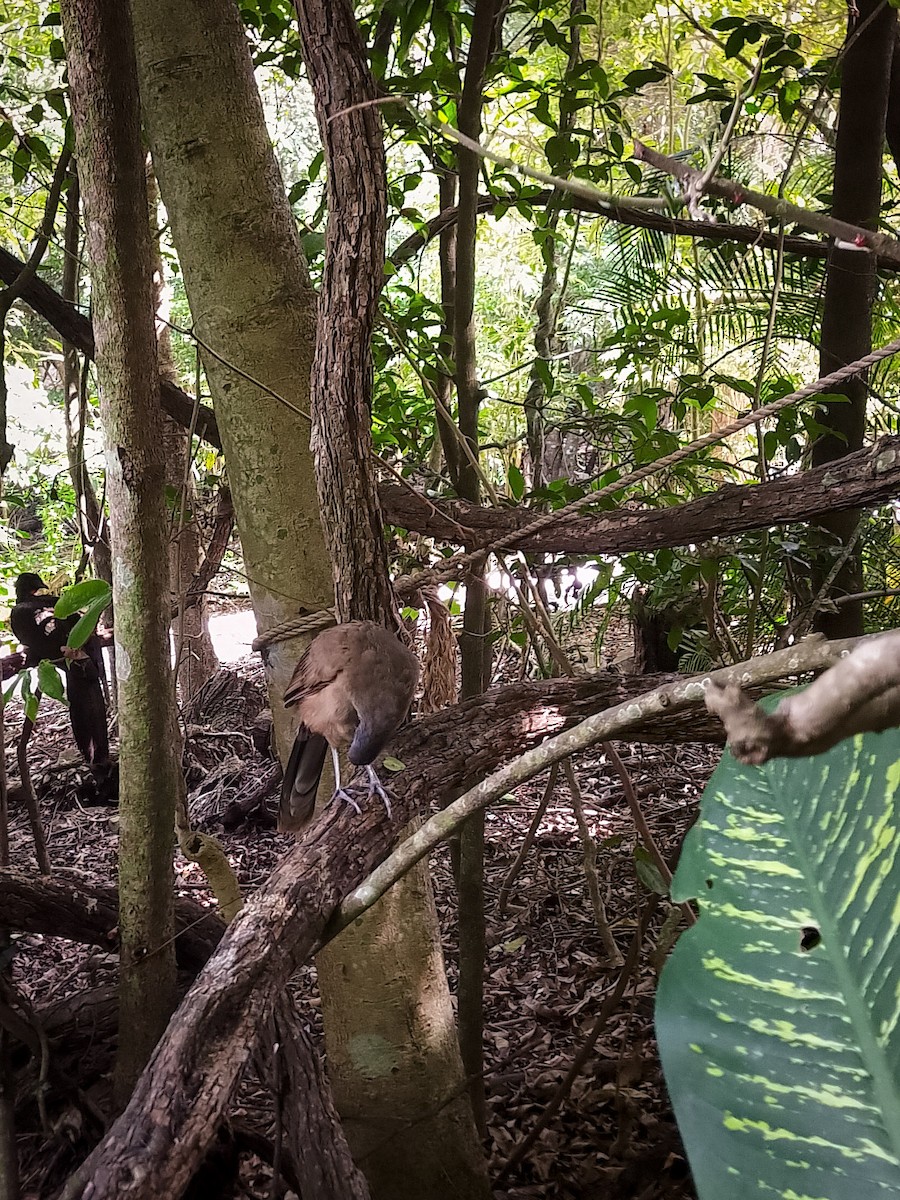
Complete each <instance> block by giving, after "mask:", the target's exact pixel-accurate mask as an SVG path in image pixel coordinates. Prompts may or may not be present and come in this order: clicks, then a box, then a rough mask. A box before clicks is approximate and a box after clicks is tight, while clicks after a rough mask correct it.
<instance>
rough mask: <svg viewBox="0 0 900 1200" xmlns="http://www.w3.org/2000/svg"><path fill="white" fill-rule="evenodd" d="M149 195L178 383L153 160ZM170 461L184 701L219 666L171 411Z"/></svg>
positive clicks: (157, 276) (190, 483)
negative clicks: (198, 584) (196, 591)
mask: <svg viewBox="0 0 900 1200" xmlns="http://www.w3.org/2000/svg"><path fill="white" fill-rule="evenodd" d="M147 195H148V198H149V203H150V214H149V215H150V232H151V246H152V248H153V284H154V289H153V290H154V305H155V308H156V317H157V321H156V345H157V350H158V354H159V374H160V378H161V379H165V380H167V381H168V382H170V383H174V384H178V382H179V380H178V368H177V367H176V366H175V356H174V355H173V353H172V335H171V333H170V330H169V326H168V325H167V324H166V318H167V317H168V315H169V314H168V305H167V303H166V301H165V266H164V264H163V257H162V252H161V251H160V246H159V237H160V228H159V186H158V184H157V182H156V176H155V175H154V174H153V169H152V166H151V165H150V163H149V162H148V164H147ZM163 426H164V430H165V432H164V435H163V436H164V438H165V459H166V488H167V490H168V493H169V496H170V497H172V503H171V504H170V506H169V529H170V534H169V588H170V591H171V594H172V603H173V605H175V606H177V608H178V615H177V616H176V617H175V618H174V620H173V621H172V638H173V640H174V642H175V650H176V654H177V659H176V662H175V670H176V674H177V678H178V689H179V692H180V695H181V703H182V704H183V705H184V704H188V703H190V700H191V697H192V696H194V694H195V693H196V692H198V691H199V690H200V688H201V687H202V686H203V685H204V683H206V681H207V679H209V677H210V676H211V675H212V674H213V672H214V671H215V669H216V667H217V666H218V665H219V664H218V659H217V658H216V652H215V650H213V644H212V639H211V638H210V636H209V618H208V615H207V603H206V596H205V595H202V594H201V595H200V596H199V597H198V598H197V601H196V603H194V604H192V605H190V607H186V606H185V605H184V597H185V595H186V594H187V591H188V588H189V587H190V585H191V581H192V580H193V578H194V576H195V575H196V574H197V571H198V570H199V569H200V558H201V546H200V528H199V523H198V514H197V489H196V487H195V485H194V477H193V473H192V472H191V470H190V468H189V462H190V457H191V452H192V446H191V441H192V439H191V436H190V431H189V430H188V429H185V428H184V426H183V425H179V424H177V422H175V421H173V419H172V418H171V417H170V416H168V415H166V416H165V417H164V418H163Z"/></svg>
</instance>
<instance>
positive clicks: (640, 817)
mask: <svg viewBox="0 0 900 1200" xmlns="http://www.w3.org/2000/svg"><path fill="white" fill-rule="evenodd" d="M603 753H604V754H605V755H606V756H607V757H608V758H609V761H610V762H611V763H612V765H613V766H614V767H615V769H616V771H617V772H618V775H619V779H620V780H621V781H622V791H623V792H624V793H625V799H626V800H627V801H628V807H629V808H630V809H631V816H632V819H633V821H634V824H635V828H636V829H637V831H638V834H639V836H640V839H641V841H642V842H643V843H644V848H645V849H646V851H647V853H648V854H649V855H650V857H651V858H652V859H653V863H654V865H655V867H656V869H657V871H659V873H660V875H661V876H662V879H663V882H664V883H665V885H666V887H667V888H670V887H671V886H672V872H671V871H670V870H669V864H668V863H667V862H666V860H665V859H664V858H663V856H662V852H661V850H660V848H659V846H657V844H656V839H655V838H654V836H653V832H652V830H651V829H650V826H649V825H648V824H647V818H646V817H645V816H644V810H643V809H642V808H641V804H640V801H639V800H638V798H637V792H636V791H635V790H634V784H633V783H632V780H631V775H630V774H629V773H628V768H627V767H626V766H625V764H624V763H623V762H622V759H621V757H620V755H619V752H618V751H617V750H616V748H615V746H613V745H612V743H611V742H604V743H603ZM681 911H682V912H683V913H684V915H685V918H686V920H687V923H688V925H694V924H696V922H697V918H696V916H695V914H694V910H693V909H692V908H691V906H690V904H688V903H687V902H685V903H684V904H682V905H681Z"/></svg>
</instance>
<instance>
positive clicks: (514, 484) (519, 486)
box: [506, 463, 525, 500]
mask: <svg viewBox="0 0 900 1200" xmlns="http://www.w3.org/2000/svg"><path fill="white" fill-rule="evenodd" d="M506 482H507V483H508V484H509V491H510V494H511V496H512V498H513V499H514V500H521V499H522V497H523V496H524V495H525V476H524V475H523V474H522V472H521V471H520V469H519V468H518V467H517V466H516V464H515V463H510V464H509V467H508V469H507V472H506Z"/></svg>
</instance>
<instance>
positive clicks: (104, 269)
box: [61, 0, 184, 1102]
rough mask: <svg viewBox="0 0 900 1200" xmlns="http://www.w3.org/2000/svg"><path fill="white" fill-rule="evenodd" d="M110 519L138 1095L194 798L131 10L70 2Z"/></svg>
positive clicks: (130, 1039) (155, 1032)
mask: <svg viewBox="0 0 900 1200" xmlns="http://www.w3.org/2000/svg"><path fill="white" fill-rule="evenodd" d="M61 13H62V19H63V29H64V32H65V38H66V49H67V60H68V70H69V84H70V87H71V91H72V109H73V117H74V121H75V136H76V144H77V148H78V160H79V163H80V167H81V181H82V189H83V192H84V199H85V209H86V216H87V244H88V249H89V252H90V260H91V265H92V279H93V304H94V312H95V320H96V342H97V370H98V374H99V377H100V385H101V395H102V401H101V403H102V408H101V413H102V419H103V426H104V431H105V435H106V476H107V493H108V496H109V507H110V512H111V515H112V523H111V535H112V536H111V545H112V555H113V602H114V605H115V611H116V665H117V673H118V691H119V741H120V747H121V750H120V785H119V932H120V937H121V951H120V963H121V970H120V983H119V1005H120V1007H119V1049H118V1057H117V1062H116V1093H117V1097H118V1099H119V1101H120V1102H122V1101H124V1100H125V1099H126V1098H127V1096H128V1095H129V1093H130V1090H131V1086H132V1084H133V1083H134V1080H135V1079H136V1078H137V1076H138V1074H139V1073H140V1071H141V1069H142V1067H143V1066H144V1063H145V1062H146V1061H147V1058H148V1057H149V1054H150V1051H151V1050H152V1048H153V1046H154V1044H155V1043H156V1041H157V1039H158V1037H159V1035H160V1034H161V1033H162V1031H163V1029H164V1028H165V1026H166V1022H167V1020H168V1017H169V1015H170V1013H171V1011H172V1008H173V1007H174V1000H175V951H174V945H173V942H172V932H173V873H172V829H173V824H174V814H175V801H176V796H177V795H178V794H179V793H181V794H182V795H183V792H184V779H183V776H182V773H181V739H180V735H179V732H178V725H177V722H176V714H175V694H174V688H173V683H172V676H171V667H170V663H169V637H168V627H169V606H168V579H167V574H168V573H167V558H166V529H165V511H164V505H163V477H164V469H165V464H164V462H163V440H162V413H161V410H160V405H159V370H158V366H157V358H156V337H155V334H154V329H153V296H152V283H151V268H150V261H151V260H150V230H149V227H148V225H147V189H146V181H145V177H144V157H143V152H142V149H141V123H140V113H139V107H138V89H137V72H136V68H135V61H134V49H133V41H132V29H131V20H130V15H129V11H128V7H127V6H126V5H110V4H105V3H103V0H64V3H63V4H62V5H61Z"/></svg>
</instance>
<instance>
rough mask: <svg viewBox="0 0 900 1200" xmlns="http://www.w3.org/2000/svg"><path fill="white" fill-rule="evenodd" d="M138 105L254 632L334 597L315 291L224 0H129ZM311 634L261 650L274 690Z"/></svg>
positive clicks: (283, 741)
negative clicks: (208, 395)
mask: <svg viewBox="0 0 900 1200" xmlns="http://www.w3.org/2000/svg"><path fill="white" fill-rule="evenodd" d="M132 10H133V13H134V23H135V33H136V40H137V56H138V66H139V70H140V76H141V99H142V103H143V111H144V120H145V125H146V129H147V134H148V138H149V142H150V149H151V153H152V155H153V164H154V168H155V170H156V175H157V178H158V180H159V186H160V190H161V192H162V197H163V202H164V203H165V206H166V211H167V213H168V215H169V220H170V222H171V228H172V236H173V240H174V242H175V246H176V249H177V250H178V256H179V261H180V263H181V267H182V270H183V272H184V282H185V289H186V291H187V296H188V301H189V303H190V306H191V312H192V314H193V319H194V328H195V330H196V333H197V335H198V337H199V338H200V340H201V353H202V356H203V364H204V368H205V370H206V375H207V378H208V380H209V384H210V388H211V391H212V394H213V398H214V400H215V406H216V416H217V418H218V425H219V431H220V434H221V440H222V446H223V449H224V452H225V461H226V464H227V467H228V481H229V484H230V487H231V491H232V495H233V498H234V508H235V513H236V517H237V526H238V530H239V533H240V537H241V545H242V548H243V553H244V564H245V567H246V571H247V575H248V579H249V584H250V595H251V599H252V602H253V609H254V613H255V616H256V622H257V627H258V628H259V630H260V632H263V631H265V630H267V629H270V628H271V627H272V626H274V625H277V624H280V623H281V622H282V621H285V620H287V619H289V618H291V617H295V616H297V615H298V614H299V613H309V612H316V611H319V610H320V609H322V608H324V607H326V606H328V605H330V604H331V603H332V584H331V572H330V567H329V563H328V558H327V555H326V552H325V544H324V539H323V536H322V528H321V521H320V519H319V512H318V504H317V500H316V491H315V478H314V474H313V464H312V456H311V454H310V451H309V422H308V417H307V414H308V411H309V371H310V365H311V363H312V353H313V340H314V322H315V309H316V297H315V293H314V292H313V290H312V287H311V285H310V282H309V278H308V276H307V273H306V267H305V263H304V260H303V256H302V252H301V249H300V243H299V238H298V234H297V228H296V223H295V221H294V217H293V214H292V213H291V210H290V206H289V205H288V202H287V197H286V195H285V191H284V186H283V183H282V179H281V175H280V173H279V171H278V166H277V164H276V162H275V156H274V153H273V150H272V144H271V140H270V138H269V135H268V132H267V130H266V125H265V120H264V116H263V110H262V104H261V101H260V98H259V93H258V91H257V88H256V82H255V80H254V77H253V66H252V63H251V60H250V51H249V47H248V45H247V39H246V36H245V34H244V29H243V27H242V25H241V21H240V16H239V14H238V10H237V7H236V5H235V4H234V3H233V0H197V2H196V3H193V4H184V3H181V0H133V3H132ZM308 640H309V639H308V638H300V637H293V638H290V639H288V640H285V641H279V642H275V643H274V644H272V645H271V646H270V647H269V648H268V649H267V650H266V651H265V652H264V659H265V663H266V674H267V679H268V684H269V692H270V698H271V701H272V713H273V718H274V725H275V735H276V743H277V746H278V749H279V752H280V753H281V754H282V755H286V753H287V751H288V749H289V746H290V742H291V741H292V738H293V729H292V725H291V720H290V716H289V714H288V713H287V711H286V710H285V709H284V707H283V705H282V704H281V696H282V693H283V691H284V688H285V686H286V684H287V681H288V679H289V678H290V676H291V674H292V672H293V670H294V667H295V666H296V663H297V659H298V658H299V657H300V654H301V652H302V650H303V649H304V647H305V645H306V644H307V642H308Z"/></svg>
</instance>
